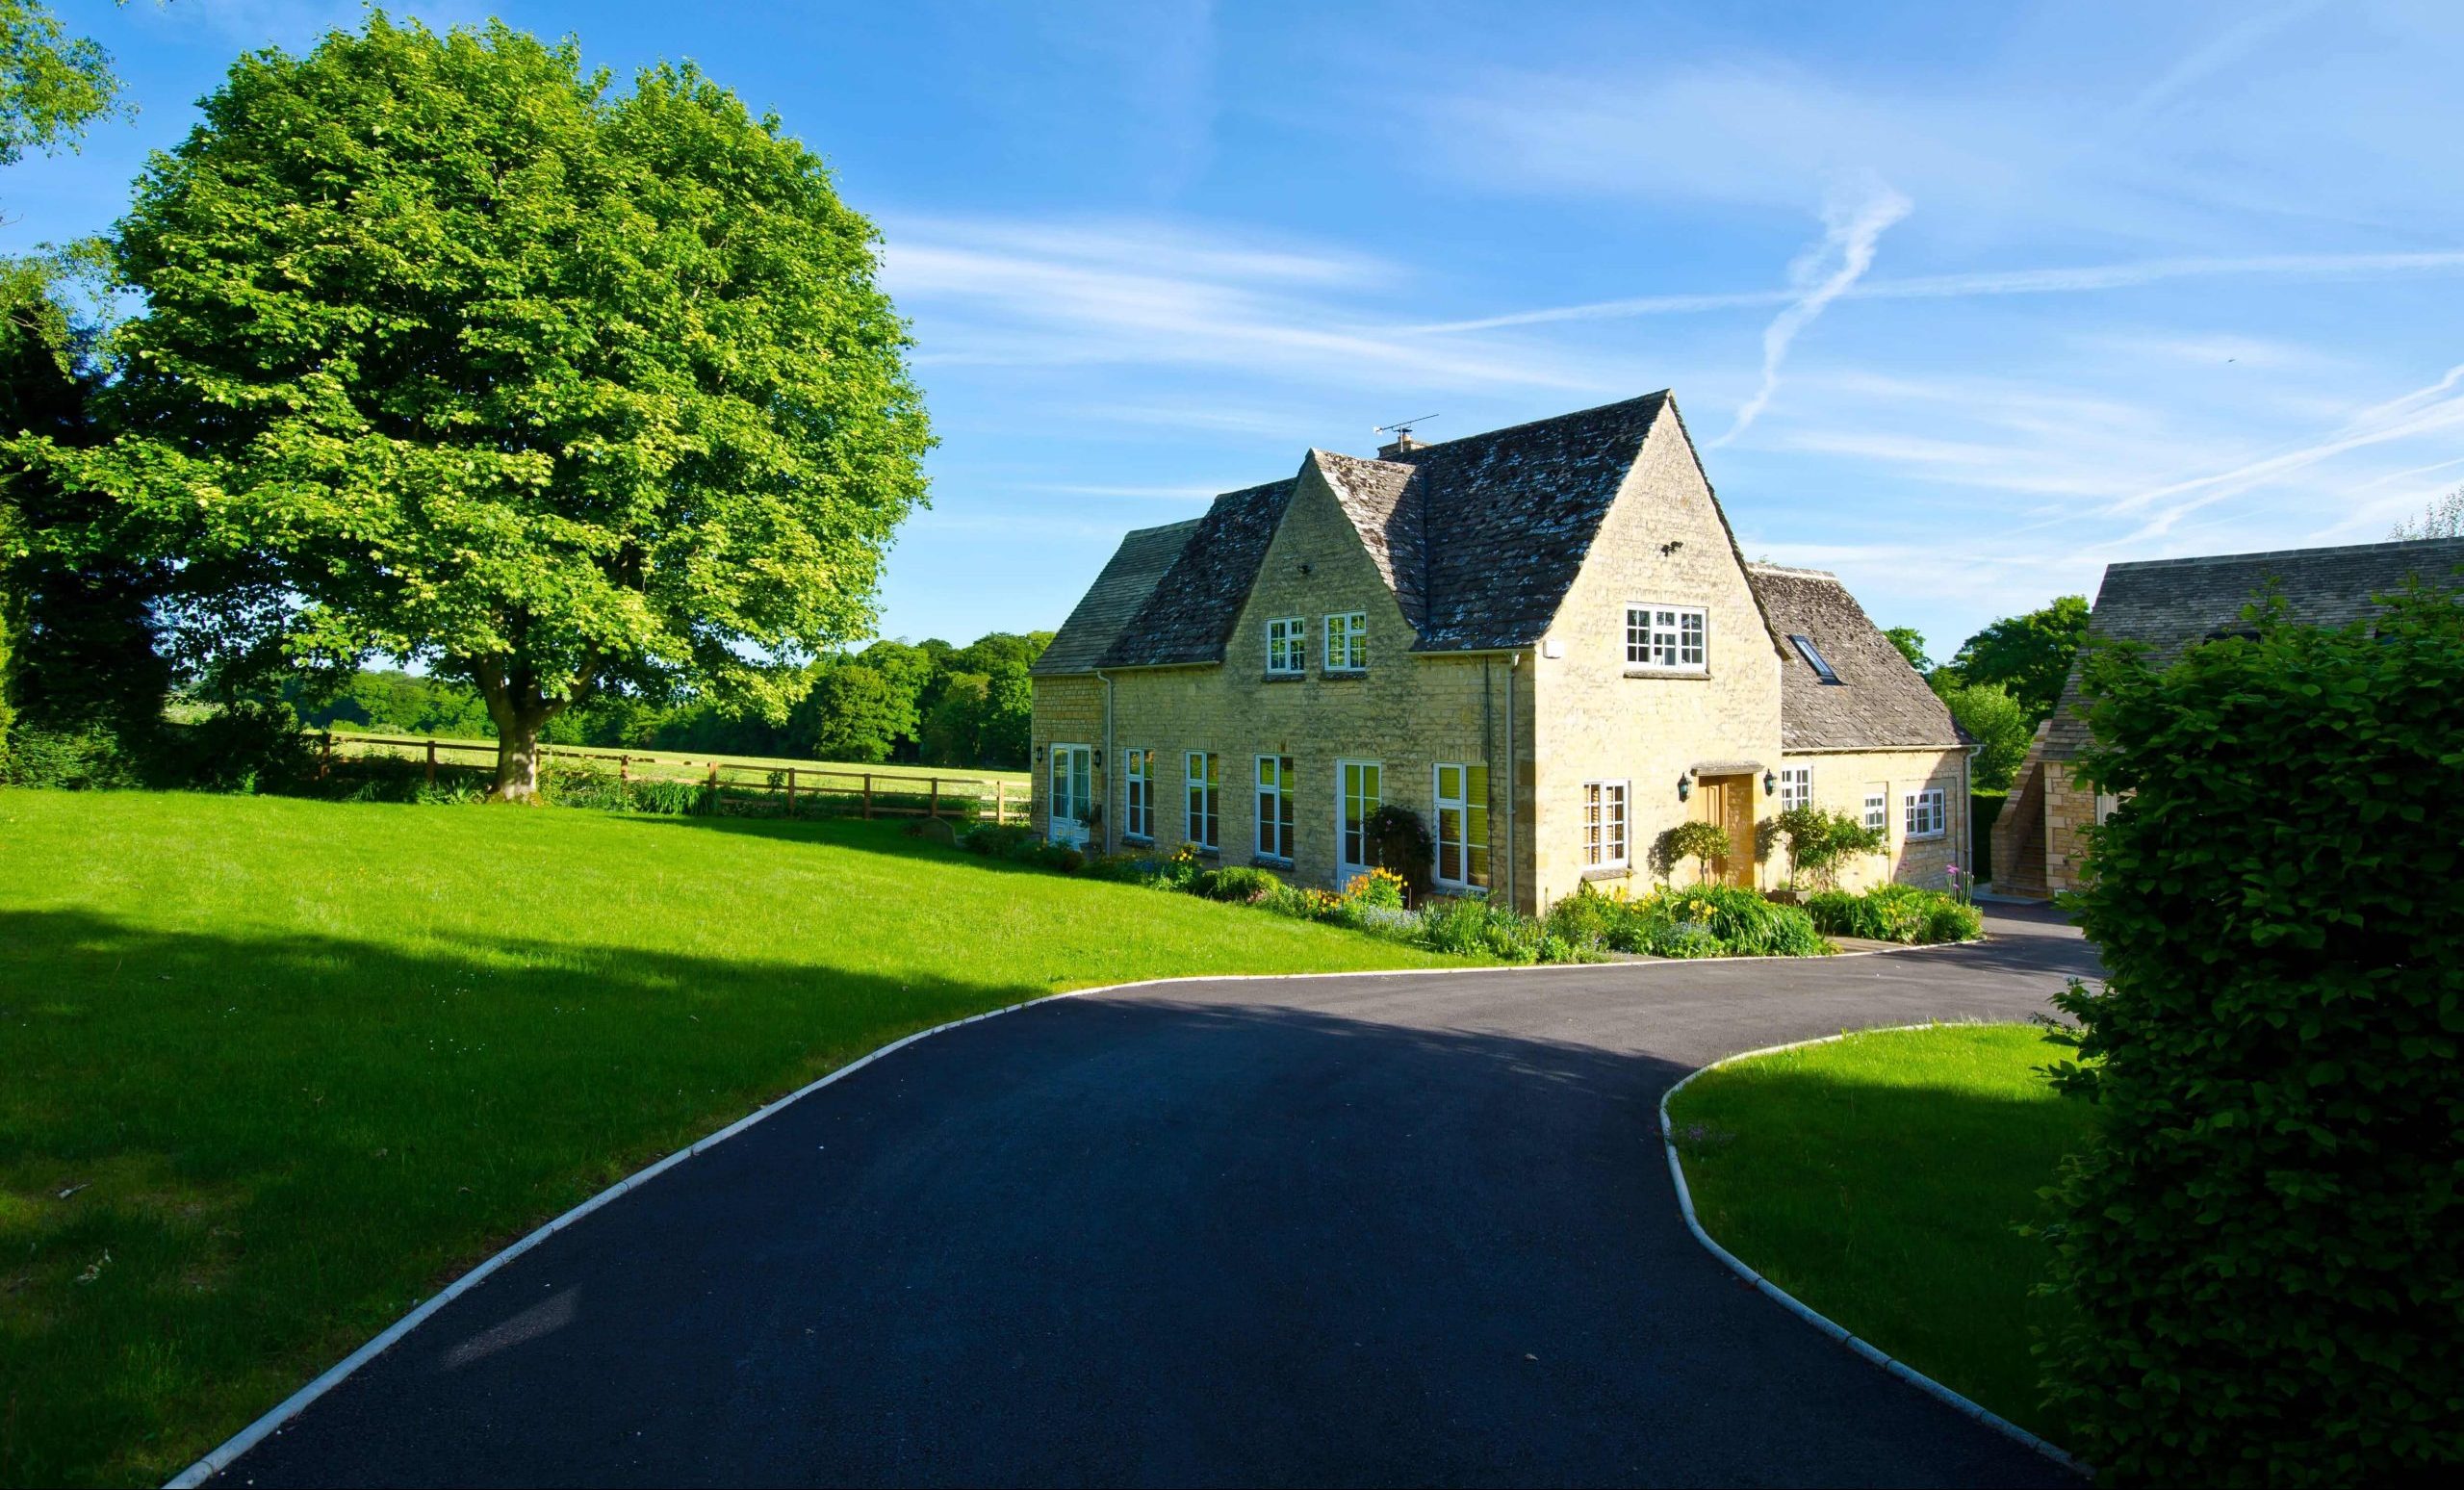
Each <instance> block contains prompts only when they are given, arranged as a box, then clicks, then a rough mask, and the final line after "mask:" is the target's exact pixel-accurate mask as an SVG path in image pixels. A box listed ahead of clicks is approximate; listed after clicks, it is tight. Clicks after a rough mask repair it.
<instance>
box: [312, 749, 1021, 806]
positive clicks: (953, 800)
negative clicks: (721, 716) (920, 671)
mask: <svg viewBox="0 0 2464 1490" xmlns="http://www.w3.org/2000/svg"><path fill="white" fill-rule="evenodd" d="M337 747H339V749H338V748H337ZM414 752H416V753H417V754H413V753H414ZM496 752H497V747H496V744H495V742H494V741H488V740H446V739H431V738H419V739H405V738H398V737H394V736H390V735H374V734H344V735H337V734H335V733H334V732H332V731H330V730H328V731H324V732H321V733H320V734H319V736H318V745H317V775H318V778H319V779H320V780H327V779H333V778H336V777H338V776H348V775H350V774H353V773H354V772H358V773H372V771H373V770H375V769H379V768H377V767H373V766H372V765H371V762H375V761H389V762H390V761H399V762H401V763H402V768H403V769H407V768H408V767H409V766H410V765H411V764H412V763H413V762H417V763H418V765H419V768H420V771H421V779H422V781H423V782H424V784H431V785H432V784H435V782H436V780H437V778H438V775H439V774H440V773H441V772H443V773H454V774H459V775H462V776H464V777H473V776H477V777H492V776H493V775H494V773H495V771H496ZM539 756H540V781H541V785H542V788H543V790H542V795H543V796H546V797H547V798H548V799H549V800H550V801H553V800H555V794H556V793H555V786H556V773H555V770H554V767H555V766H556V764H557V763H558V762H560V761H588V762H594V763H598V762H604V763H612V764H613V765H614V767H615V774H616V780H617V782H618V783H619V784H622V785H623V786H625V787H627V788H628V789H629V788H631V787H632V786H633V785H634V784H637V783H640V784H647V783H654V782H665V783H676V784H686V785H692V786H698V787H700V788H701V789H702V791H703V793H704V798H703V801H702V803H701V804H700V805H699V806H700V809H702V810H710V811H728V812H732V813H737V814H752V815H762V814H764V813H767V812H776V813H777V814H779V815H781V816H785V817H795V816H798V815H803V816H816V815H836V816H848V817H863V818H890V817H926V818H944V817H946V818H955V819H959V820H961V821H974V820H977V819H982V820H985V821H989V822H996V823H1002V822H1012V821H1024V820H1025V818H1026V814H1027V795H1026V793H1025V792H1024V791H1013V790H1012V787H1011V784H1010V783H1009V782H1008V781H1007V780H1005V779H1003V778H1001V777H994V776H982V777H978V776H964V775H957V774H952V775H938V774H930V773H920V772H906V771H867V770H863V769H860V768H854V767H847V766H833V765H824V764H822V763H820V762H818V761H814V762H809V763H789V762H786V761H779V762H776V763H772V762H767V761H764V762H760V763H757V764H756V763H746V762H742V761H729V760H713V759H709V758H695V757H690V756H683V755H670V754H665V753H661V752H653V751H607V750H581V749H575V748H572V747H568V746H561V745H558V746H548V745H543V746H541V747H540V748H539Z"/></svg>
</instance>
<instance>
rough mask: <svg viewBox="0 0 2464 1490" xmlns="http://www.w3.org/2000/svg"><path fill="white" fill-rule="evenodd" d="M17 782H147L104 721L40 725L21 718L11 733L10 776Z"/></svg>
mask: <svg viewBox="0 0 2464 1490" xmlns="http://www.w3.org/2000/svg"><path fill="white" fill-rule="evenodd" d="M8 779H9V781H10V782H11V783H13V784H16V785H19V786H53V787H66V788H69V789H72V790H89V789H95V788H107V787H116V786H141V785H144V784H145V772H144V769H143V765H142V762H141V761H140V760H139V759H138V758H137V756H136V755H135V754H134V753H133V752H131V751H130V750H129V748H128V747H127V745H126V744H125V743H124V742H123V741H122V740H121V738H120V736H119V732H117V731H116V730H113V729H111V728H110V727H109V726H107V725H88V726H86V727H85V728H83V729H78V730H39V729H34V728H31V727H29V726H27V725H25V724H23V723H20V724H19V725H18V726H17V727H16V729H15V730H14V731H13V732H11V734H10V736H9V776H8Z"/></svg>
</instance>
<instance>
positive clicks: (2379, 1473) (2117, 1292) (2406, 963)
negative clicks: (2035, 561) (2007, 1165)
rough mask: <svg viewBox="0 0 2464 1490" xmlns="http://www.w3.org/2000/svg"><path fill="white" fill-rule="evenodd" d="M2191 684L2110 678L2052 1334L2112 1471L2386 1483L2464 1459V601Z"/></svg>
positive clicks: (2284, 645)
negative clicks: (2059, 1300) (2093, 983)
mask: <svg viewBox="0 0 2464 1490" xmlns="http://www.w3.org/2000/svg"><path fill="white" fill-rule="evenodd" d="M2390 607H2391V608H2389V609H2388V610H2386V611H2385V613H2383V614H2382V615H2381V616H2380V617H2378V618H2377V619H2376V620H2374V621H2369V622H2358V623H2355V624H2354V625H2351V626H2348V627H2346V628H2343V629H2334V630H2326V629H2312V628H2305V627H2301V626H2297V625H2294V624H2292V623H2291V622H2290V621H2289V620H2288V619H2287V618H2286V616H2285V614H2284V612H2283V610H2282V607H2281V605H2280V604H2275V603H2272V602H2271V603H2269V604H2264V605H2261V606H2259V607H2254V608H2253V609H2252V610H2251V611H2250V612H2248V614H2247V616H2246V625H2247V626H2248V628H2249V629H2250V633H2251V634H2249V635H2246V636H2245V635H2231V636H2225V637H2222V638H2220V639H2216V640H2211V641H2208V642H2206V643H2204V644H2202V645H2199V646H2197V647H2194V648H2193V649H2192V650H2191V651H2190V652H2189V653H2188V654H2187V655H2186V656H2184V657H2183V658H2182V659H2181V660H2180V661H2179V662H2177V663H2175V664H2174V665H2172V666H2171V667H2169V668H2168V669H2166V670H2165V671H2163V672H2161V673H2160V672H2156V671H2153V670H2151V669H2150V668H2149V667H2148V666H2147V665H2145V662H2144V659H2143V657H2141V656H2140V655H2137V654H2135V653H2132V652H2129V651H2127V650H2118V649H2117V650H2111V651H2106V652H2103V653H2101V654H2100V655H2096V656H2094V657H2092V659H2091V661H2090V664H2089V670H2088V673H2087V683H2088V687H2089V691H2090V696H2091V697H2092V698H2093V699H2094V700H2095V701H2096V702H2095V703H2094V705H2093V706H2092V713H2091V715H2090V720H2091V723H2092V727H2093V731H2094V733H2095V736H2096V740H2097V744H2096V746H2095V747H2094V748H2093V749H2092V751H2090V752H2089V753H2088V754H2087V755H2086V756H2085V758H2084V759H2083V768H2084V770H2085V772H2086V773H2087V775H2088V776H2089V778H2090V779H2091V780H2092V781H2093V782H2095V783H2096V784H2098V785H2099V786H2100V787H2101V788H2102V789H2103V790H2105V791H2107V792H2111V793H2116V794H2118V795H2119V796H2120V798H2121V803H2120V806H2119V808H2118V809H2117V810H2116V811H2115V812H2114V813H2113V815H2112V817H2111V819H2110V820H2109V821H2108V822H2107V823H2106V824H2105V825H2104V827H2103V828H2101V829H2099V830H2096V831H2095V832H2094V833H2093V834H2092V839H2091V852H2090V859H2089V887H2088V888H2087V889H2086V890H2085V891H2083V892H2081V893H2080V894H2079V895H2078V896H2077V897H2076V906H2077V909H2078V911H2079V913H2080V918H2081V923H2082V925H2083V926H2084V927H2085V929H2086V931H2087V933H2088V935H2089V936H2090V937H2091V938H2093V939H2094V940H2095V941H2096V942H2097V944H2098V945H2099V946H2100V948H2101V949H2102V952H2103V957H2104V963H2105V966H2106V969H2107V978H2106V981H2105V984H2104V986H2103V987H2102V988H2101V989H2090V988H2089V987H2087V986H2085V985H2081V984H2073V985H2072V986H2071V989H2070V990H2069V991H2068V992H2067V993H2066V994H2064V995H2062V996H2060V997H2059V998H2057V1000H2056V1002H2057V1003H2058V1005H2059V1006H2060V1007H2061V1008H2062V1009H2063V1010H2064V1011H2065V1012H2066V1013H2068V1014H2070V1015H2073V1016H2075V1017H2076V1018H2077V1020H2078V1022H2079V1033H2078V1035H2077V1045H2078V1054H2079V1057H2080V1059H2079V1060H2078V1061H2077V1062H2076V1063H2070V1062H2065V1063H2063V1064H2062V1065H2061V1066H2057V1067H2055V1068H2054V1071H2053V1075H2054V1077H2055V1079H2056V1080H2057V1081H2058V1082H2059V1083H2060V1084H2062V1085H2064V1086H2065V1087H2066V1088H2068V1089H2070V1090H2073V1091H2075V1092H2081V1093H2083V1094H2085V1095H2087V1096H2089V1097H2092V1098H2093V1099H2094V1101H2095V1102H2096V1105H2097V1109H2098V1118H2099V1120H2098V1124H2097V1136H2096V1139H2095V1141H2094V1143H2093V1144H2092V1147H2091V1148H2090V1149H2089V1150H2088V1151H2087V1152H2085V1153H2083V1154H2081V1155H2079V1156H2077V1157H2075V1158H2074V1159H2072V1160H2071V1161H2070V1162H2069V1163H2068V1164H2067V1165H2066V1168H2065V1170H2064V1173H2063V1175H2062V1177H2061V1180H2060V1182H2059V1186H2058V1189H2057V1191H2056V1192H2055V1194H2056V1195H2057V1196H2058V1204H2059V1212H2060V1217H2061V1219H2060V1220H2059V1221H2058V1222H2057V1223H2056V1224H2054V1225H2052V1226H2050V1227H2049V1228H2048V1232H2049V1235H2050V1237H2051V1240H2052V1242H2053V1251H2054V1270H2055V1281H2054V1283H2053V1285H2052V1286H2053V1287H2054V1288H2055V1289H2057V1290H2058V1291H2060V1292H2061V1293H2064V1294H2066V1295H2067V1296H2068V1298H2069V1301H2070V1303H2071V1305H2072V1306H2073V1307H2074V1309H2075V1311H2076V1315H2075V1317H2076V1323H2075V1324H2073V1325H2071V1326H2069V1327H2067V1328H2066V1330H2065V1331H2064V1332H2063V1333H2062V1334H2061V1335H2060V1336H2059V1337H2058V1338H2056V1339H2054V1340H2052V1341H2050V1342H2049V1343H2048V1344H2047V1346H2046V1348H2045V1360H2046V1363H2047V1366H2048V1368H2049V1373H2050V1374H2049V1380H2048V1383H2047V1385H2048V1388H2049V1390H2050V1391H2051V1393H2052V1395H2053V1397H2054V1399H2055V1400H2057V1402H2058V1404H2059V1405H2060V1407H2061V1409H2062V1411H2063V1413H2064V1414H2065V1415H2066V1418H2067V1419H2068V1421H2069V1422H2070V1423H2071V1424H2072V1425H2074V1438H2073V1442H2072V1444H2071V1447H2072V1448H2073V1449H2074V1450H2075V1451H2078V1452H2080V1453H2081V1454H2083V1455H2084V1456H2085V1457H2086V1458H2088V1459H2089V1460H2090V1461H2092V1463H2094V1464H2095V1465H2096V1466H2097V1467H2098V1468H2099V1469H2100V1470H2101V1471H2103V1472H2104V1473H2105V1474H2106V1475H2107V1476H2108V1477H2110V1478H2111V1479H2112V1480H2113V1481H2115V1482H2117V1483H2131V1482H2186V1483H2207V1484H2216V1483H2245V1484H2256V1483H2286V1484H2299V1483H2366V1482H2387V1481H2402V1480H2408V1479H2418V1478H2422V1477H2426V1476H2427V1475H2429V1474H2430V1473H2432V1472H2433V1470H2434V1469H2436V1468H2445V1469H2447V1470H2449V1471H2450V1472H2451V1471H2452V1469H2453V1468H2454V1466H2456V1465H2457V1464H2458V1463H2459V1462H2464V1203H2459V1200H2458V1195H2459V1193H2464V1060H2459V1059H2458V1056H2459V1054H2460V1053H2464V1051H2459V1043H2464V873H2459V870H2464V864H2459V862H2458V858H2459V851H2458V845H2459V842H2464V789H2460V788H2464V608H2459V604H2458V602H2457V601H2456V600H2455V599H2454V598H2451V597H2450V598H2441V597H2437V596H2434V595H2431V594H2428V593H2425V592H2423V591H2420V590H2414V591H2411V592H2408V593H2407V594H2405V595H2402V596H2400V597H2393V598H2391V601H2390Z"/></svg>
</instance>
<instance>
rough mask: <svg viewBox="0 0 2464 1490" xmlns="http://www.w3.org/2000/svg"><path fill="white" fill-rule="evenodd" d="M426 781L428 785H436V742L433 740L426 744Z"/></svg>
mask: <svg viewBox="0 0 2464 1490" xmlns="http://www.w3.org/2000/svg"><path fill="white" fill-rule="evenodd" d="M427 780H428V784H429V785H431V786H433V785H435V784H436V741H434V740H430V741H428V742H427Z"/></svg>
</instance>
